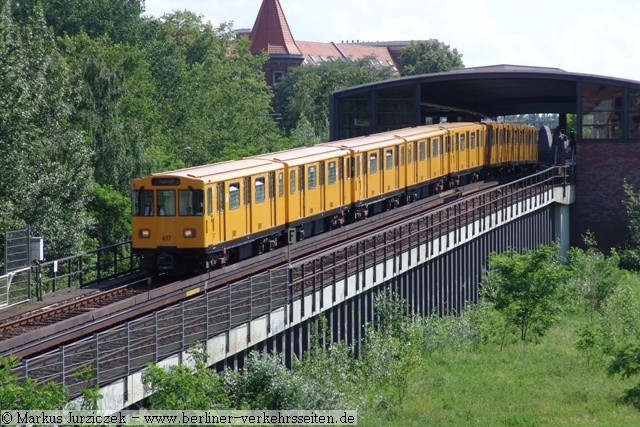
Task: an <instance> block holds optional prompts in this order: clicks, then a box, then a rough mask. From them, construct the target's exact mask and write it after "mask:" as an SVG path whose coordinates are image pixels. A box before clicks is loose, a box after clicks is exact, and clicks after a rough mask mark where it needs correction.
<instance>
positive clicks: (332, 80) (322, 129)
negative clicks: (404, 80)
mask: <svg viewBox="0 0 640 427" xmlns="http://www.w3.org/2000/svg"><path fill="white" fill-rule="evenodd" d="M394 76H395V74H394V71H393V69H392V68H391V67H375V66H373V65H372V63H371V61H370V59H369V58H364V59H360V60H357V61H337V62H323V63H322V64H320V65H318V66H308V67H299V68H296V69H293V70H291V71H289V72H288V73H287V75H286V76H285V77H284V79H282V81H280V82H279V83H278V85H277V86H276V87H275V95H276V98H275V101H274V109H275V111H276V112H278V113H280V114H281V115H282V122H281V126H282V127H283V128H284V129H285V130H286V131H287V132H291V130H292V129H295V128H296V127H298V126H301V124H299V122H300V121H301V120H307V121H309V122H310V123H311V126H312V127H313V134H314V135H315V136H316V137H317V138H320V139H322V140H323V141H326V140H328V136H329V96H330V95H331V92H333V91H336V90H338V89H343V88H346V87H350V86H355V85H359V84H364V83H371V82H375V81H379V80H386V79H389V78H391V77H394ZM303 117H304V119H303Z"/></svg>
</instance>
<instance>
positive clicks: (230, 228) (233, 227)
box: [224, 179, 247, 240]
mask: <svg viewBox="0 0 640 427" xmlns="http://www.w3.org/2000/svg"><path fill="white" fill-rule="evenodd" d="M225 187H226V189H227V194H226V206H225V215H224V219H225V221H224V227H225V240H234V239H237V238H240V237H243V236H245V235H246V234H247V206H246V194H245V182H244V179H236V180H231V181H228V182H227V183H225Z"/></svg>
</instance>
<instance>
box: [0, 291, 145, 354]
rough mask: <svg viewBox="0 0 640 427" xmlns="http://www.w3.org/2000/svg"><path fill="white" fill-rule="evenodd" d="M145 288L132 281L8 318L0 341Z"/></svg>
mask: <svg viewBox="0 0 640 427" xmlns="http://www.w3.org/2000/svg"><path fill="white" fill-rule="evenodd" d="M146 290H147V288H146V287H145V286H144V284H143V283H142V282H133V283H130V284H125V285H121V286H118V287H116V288H113V289H108V290H104V291H96V292H95V293H93V294H90V295H86V296H81V297H77V298H75V299H73V300H71V301H64V302H62V303H58V304H55V305H52V306H47V307H44V308H42V309H40V310H37V311H33V312H29V313H25V314H23V315H20V316H16V317H15V318H10V319H8V321H7V322H4V323H2V324H0V341H3V340H6V339H9V338H13V337H15V336H18V335H22V334H25V333H27V332H30V331H33V330H37V329H39V328H42V327H45V326H48V325H52V324H54V323H58V322H61V321H63V320H66V319H70V318H72V317H75V316H79V315H81V314H84V313H87V312H90V311H92V310H96V309H98V308H100V307H105V306H107V305H110V304H114V303H116V302H118V301H122V300H125V299H127V298H130V297H132V296H135V295H138V294H140V293H142V292H145V291H146Z"/></svg>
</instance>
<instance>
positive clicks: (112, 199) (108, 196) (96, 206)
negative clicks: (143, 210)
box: [87, 183, 131, 247]
mask: <svg viewBox="0 0 640 427" xmlns="http://www.w3.org/2000/svg"><path fill="white" fill-rule="evenodd" d="M87 210H88V212H89V215H90V216H91V218H92V220H93V221H92V225H91V228H90V229H89V236H90V237H91V238H93V239H95V240H96V246H97V247H103V246H107V245H110V244H113V243H120V242H124V241H126V240H129V239H130V238H131V221H130V220H129V218H130V217H131V201H130V199H129V198H128V197H125V196H123V195H122V194H120V193H118V192H117V191H115V190H114V189H113V188H112V187H108V186H107V187H103V186H101V185H100V184H97V183H96V184H94V185H93V187H92V188H91V190H90V191H89V194H88V203H87Z"/></svg>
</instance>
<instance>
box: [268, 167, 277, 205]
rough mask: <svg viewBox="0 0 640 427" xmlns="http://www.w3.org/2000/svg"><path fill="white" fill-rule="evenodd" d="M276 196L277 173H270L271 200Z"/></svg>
mask: <svg viewBox="0 0 640 427" xmlns="http://www.w3.org/2000/svg"><path fill="white" fill-rule="evenodd" d="M275 196H276V173H275V172H269V199H272V200H273V198H274V197H275Z"/></svg>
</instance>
